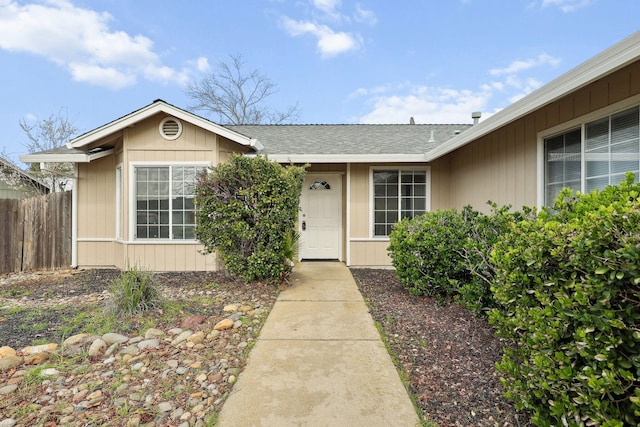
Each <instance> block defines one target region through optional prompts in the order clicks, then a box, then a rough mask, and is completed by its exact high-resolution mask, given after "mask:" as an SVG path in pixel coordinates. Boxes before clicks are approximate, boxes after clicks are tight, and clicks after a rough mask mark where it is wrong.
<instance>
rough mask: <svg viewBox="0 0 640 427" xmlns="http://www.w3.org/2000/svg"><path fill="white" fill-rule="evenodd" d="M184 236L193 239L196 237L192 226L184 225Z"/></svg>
mask: <svg viewBox="0 0 640 427" xmlns="http://www.w3.org/2000/svg"><path fill="white" fill-rule="evenodd" d="M184 238H185V239H187V240H193V239H195V238H196V235H195V230H194V227H191V226H187V227H184Z"/></svg>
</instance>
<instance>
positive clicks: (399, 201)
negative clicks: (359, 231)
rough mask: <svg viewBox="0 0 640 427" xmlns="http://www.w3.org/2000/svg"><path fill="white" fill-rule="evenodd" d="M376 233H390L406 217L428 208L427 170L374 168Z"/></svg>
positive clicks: (374, 230)
mask: <svg viewBox="0 0 640 427" xmlns="http://www.w3.org/2000/svg"><path fill="white" fill-rule="evenodd" d="M373 186H374V188H373V199H374V201H373V234H374V236H376V237H382V236H388V235H389V233H391V229H392V228H393V226H394V225H395V224H396V223H397V222H398V221H399V220H400V219H402V218H413V217H414V216H417V215H421V214H423V213H425V212H426V211H427V171H426V170H374V171H373Z"/></svg>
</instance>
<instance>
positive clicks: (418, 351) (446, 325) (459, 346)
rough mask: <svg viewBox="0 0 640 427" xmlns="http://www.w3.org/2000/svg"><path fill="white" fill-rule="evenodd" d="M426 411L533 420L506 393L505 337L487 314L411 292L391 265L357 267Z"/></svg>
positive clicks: (456, 419) (453, 419)
mask: <svg viewBox="0 0 640 427" xmlns="http://www.w3.org/2000/svg"><path fill="white" fill-rule="evenodd" d="M351 271H352V273H353V275H354V277H355V278H356V282H357V283H358V287H359V288H360V292H362V295H363V296H364V297H365V299H366V300H367V302H368V304H369V307H370V309H371V314H372V316H373V318H374V320H375V321H376V322H378V323H379V325H380V327H381V329H382V330H383V333H384V335H385V336H386V339H387V342H388V345H389V347H390V351H391V353H392V355H394V356H395V357H396V359H397V363H398V364H399V365H400V367H401V369H402V371H404V374H405V375H406V379H407V382H408V386H409V388H410V390H411V393H412V394H413V395H414V396H415V397H416V403H417V405H418V406H419V407H420V409H421V410H422V412H423V414H424V416H425V418H426V419H427V420H429V421H433V422H435V423H437V424H438V425H439V426H528V425H531V424H530V422H529V418H528V417H527V416H526V414H522V413H517V412H516V411H515V409H514V408H513V406H512V405H511V403H510V402H509V401H508V400H506V399H505V398H504V397H503V396H502V385H501V383H500V380H499V376H498V374H496V372H495V363H496V362H497V361H499V360H500V359H501V357H502V345H503V343H502V342H501V340H500V339H498V338H496V337H495V335H494V333H493V329H492V328H491V326H490V325H489V324H488V322H487V321H486V319H484V318H479V317H476V316H474V315H473V314H471V313H470V312H469V311H467V310H465V309H464V308H462V307H460V306H459V305H457V304H444V303H443V302H442V301H438V300H437V299H434V298H426V297H415V296H412V295H410V294H409V293H408V291H407V290H406V289H405V288H404V287H403V286H402V284H401V283H400V281H399V280H398V279H397V277H396V275H395V273H394V272H393V271H390V270H373V269H352V270H351Z"/></svg>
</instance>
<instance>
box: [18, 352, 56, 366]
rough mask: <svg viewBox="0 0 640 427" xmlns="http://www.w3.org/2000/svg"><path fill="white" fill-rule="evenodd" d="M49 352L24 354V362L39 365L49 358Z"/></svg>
mask: <svg viewBox="0 0 640 427" xmlns="http://www.w3.org/2000/svg"><path fill="white" fill-rule="evenodd" d="M49 355H50V353H35V354H25V355H24V363H25V364H27V365H40V364H42V363H44V362H46V361H47V360H49Z"/></svg>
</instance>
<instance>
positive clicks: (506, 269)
mask: <svg viewBox="0 0 640 427" xmlns="http://www.w3.org/2000/svg"><path fill="white" fill-rule="evenodd" d="M639 194H640V184H634V182H633V176H628V177H627V180H626V181H625V182H623V183H622V184H621V185H620V186H616V187H607V188H606V189H605V190H603V191H601V192H594V193H591V194H588V195H580V194H573V193H571V191H570V190H563V191H562V192H561V194H560V195H559V197H558V199H557V200H556V202H555V204H554V206H553V209H552V210H546V209H544V210H542V211H541V212H540V214H539V215H538V216H537V218H531V219H529V220H524V221H520V222H513V223H512V225H511V231H510V232H509V233H507V234H505V235H504V236H503V237H502V238H501V239H499V241H498V242H497V243H496V245H495V249H494V252H493V254H492V258H491V262H492V263H493V265H494V267H495V283H494V286H493V291H494V295H495V298H496V300H497V301H498V303H500V304H501V305H502V306H503V307H502V309H500V310H493V311H492V312H491V314H490V321H491V323H492V324H493V325H494V326H495V327H496V328H497V331H498V333H499V334H500V335H501V336H503V337H506V338H510V339H511V340H512V343H513V345H512V346H508V347H506V348H505V352H504V356H503V359H502V361H501V362H500V363H499V364H498V365H497V367H498V370H499V371H501V372H502V373H503V374H505V375H506V378H505V379H504V380H503V383H504V386H505V388H506V395H507V396H508V397H510V398H512V399H513V400H514V401H515V403H516V406H517V407H518V408H520V409H525V410H528V411H531V412H532V413H533V417H532V419H533V421H534V422H535V423H536V424H537V425H605V426H622V425H638V424H639V423H640V291H639V289H640V201H639V199H638V196H639Z"/></svg>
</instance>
